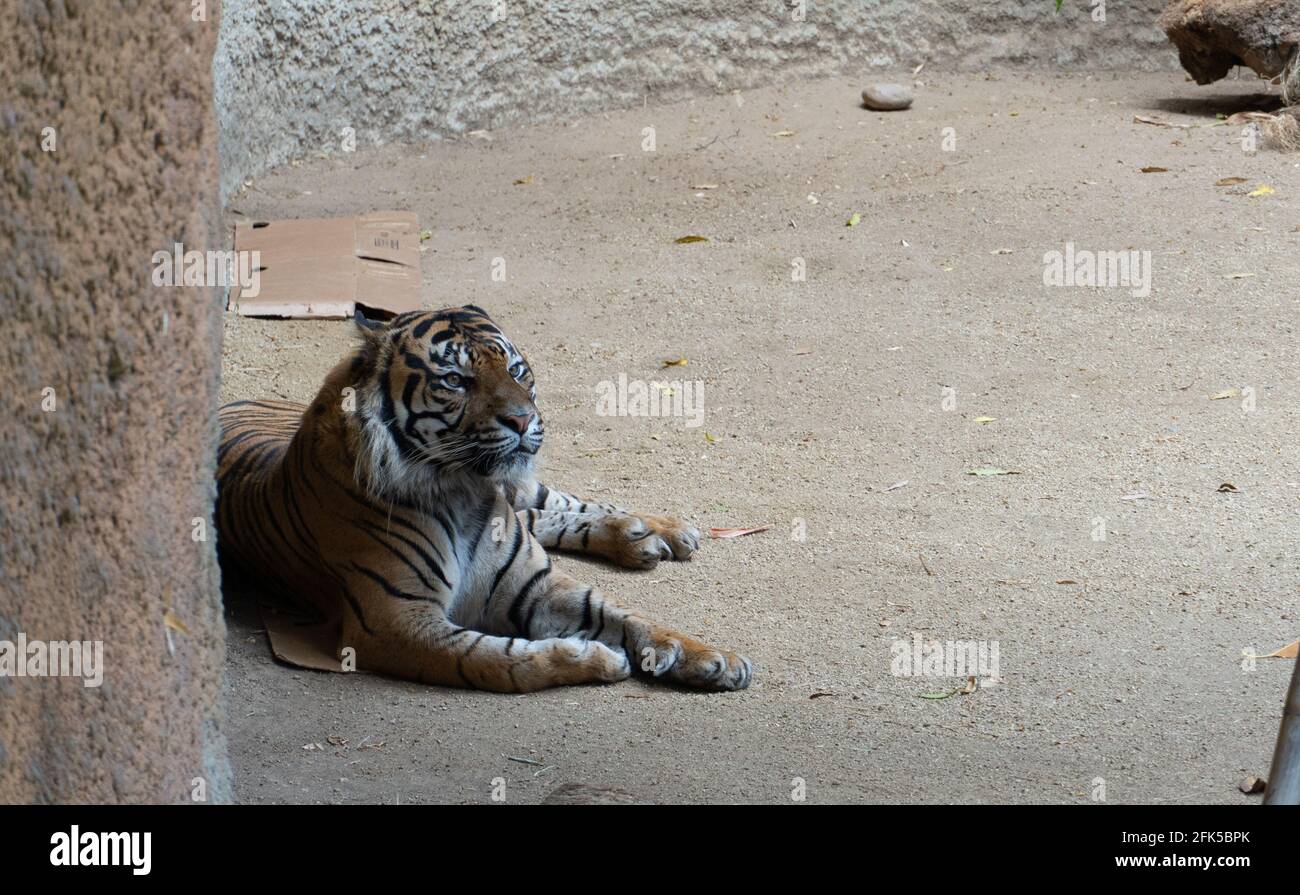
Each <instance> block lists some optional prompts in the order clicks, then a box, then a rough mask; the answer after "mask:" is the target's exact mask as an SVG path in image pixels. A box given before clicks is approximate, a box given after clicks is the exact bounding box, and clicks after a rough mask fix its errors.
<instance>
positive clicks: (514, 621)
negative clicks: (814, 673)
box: [487, 563, 754, 690]
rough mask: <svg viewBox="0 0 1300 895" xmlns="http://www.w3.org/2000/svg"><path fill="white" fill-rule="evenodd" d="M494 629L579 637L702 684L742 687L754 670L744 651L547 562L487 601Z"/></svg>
mask: <svg viewBox="0 0 1300 895" xmlns="http://www.w3.org/2000/svg"><path fill="white" fill-rule="evenodd" d="M489 608H490V610H491V612H492V617H491V618H490V619H488V620H487V621H488V623H489V624H490V625H492V626H493V629H494V630H513V631H516V632H517V633H519V634H520V635H522V636H525V637H539V638H552V637H559V638H564V639H565V640H567V639H569V638H573V637H578V638H582V639H585V640H587V641H588V642H593V643H601V644H606V645H608V646H609V647H611V648H614V649H617V650H620V651H621V652H623V653H625V654H626V655H627V657H628V658H629V659H630V660H631V661H632V662H634V663H635V664H636V665H637V667H639V668H641V669H642V670H643V671H645V672H647V673H649V674H653V675H654V676H655V677H665V676H666V677H667V678H669V679H670V680H673V681H676V682H677V683H679V684H683V685H685V686H689V687H697V688H700V689H705V690H743V689H744V688H745V687H748V686H749V681H750V678H751V677H752V676H753V673H754V672H753V665H752V664H751V663H750V661H749V660H748V659H747V658H745V657H744V656H741V655H738V654H736V653H732V652H728V651H726V650H721V649H716V648H714V647H711V646H709V645H707V644H705V643H702V642H700V641H699V640H696V639H695V638H694V637H690V636H688V635H686V634H682V633H680V632H677V631H674V630H672V629H670V628H665V627H663V626H662V625H658V624H655V623H654V622H652V621H649V620H648V619H645V618H643V617H641V616H639V615H637V614H636V613H633V612H630V611H628V610H627V609H624V608H622V607H621V606H618V605H616V604H614V603H612V602H610V601H608V600H606V599H605V598H604V596H603V595H601V594H600V593H599V592H598V591H596V590H595V589H594V588H591V587H586V586H584V585H582V584H579V583H578V582H577V581H575V580H574V579H572V578H570V577H569V576H568V575H565V574H563V573H562V572H557V571H555V570H553V569H552V568H551V567H550V566H549V563H548V565H547V567H546V568H545V569H543V570H541V571H539V572H538V573H536V574H535V576H534V577H532V578H530V579H529V582H528V584H527V585H526V586H525V587H523V588H522V589H521V590H519V592H518V593H516V594H515V596H514V597H513V598H512V599H509V600H500V601H498V602H496V603H495V604H494V605H492V604H490V607H489Z"/></svg>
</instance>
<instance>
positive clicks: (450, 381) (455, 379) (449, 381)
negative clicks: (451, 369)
mask: <svg viewBox="0 0 1300 895" xmlns="http://www.w3.org/2000/svg"><path fill="white" fill-rule="evenodd" d="M464 383H465V380H464V379H463V378H461V375H460V374H459V373H448V374H447V375H446V376H444V377H442V384H443V385H445V386H447V388H460V387H461V386H462V385H464Z"/></svg>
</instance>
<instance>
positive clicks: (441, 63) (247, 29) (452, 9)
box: [213, 0, 1178, 197]
mask: <svg viewBox="0 0 1300 895" xmlns="http://www.w3.org/2000/svg"><path fill="white" fill-rule="evenodd" d="M796 2H798V0H620V2H590V0H586V2H584V0H575V2H565V0H499V2H497V0H450V2H443V0H436V2H435V0H355V2H340V0H226V3H225V4H224V13H223V16H224V18H223V23H222V29H221V37H220V44H219V46H218V48H217V53H216V56H215V59H214V62H213V74H214V99H215V103H216V109H217V116H218V120H219V122H220V126H221V140H220V152H221V159H222V164H223V173H222V195H223V197H224V196H228V195H229V194H230V193H231V192H233V191H234V190H235V189H237V188H238V186H239V185H240V184H241V183H242V181H243V180H244V179H245V178H247V177H252V176H255V175H257V174H259V173H260V172H262V171H264V170H266V169H267V168H270V167H273V166H275V165H277V164H281V163H283V162H285V161H287V160H289V159H291V158H295V157H300V156H305V155H310V154H312V153H315V152H320V151H337V150H338V149H339V148H340V146H341V140H342V137H341V131H342V129H343V128H344V127H351V128H353V129H354V131H355V138H356V145H357V146H358V148H360V147H363V146H368V145H379V144H382V143H385V142H389V141H393V140H403V139H429V138H432V137H436V136H439V135H447V134H456V133H462V132H464V131H466V130H472V129H475V128H489V129H490V128H497V127H501V126H502V125H506V124H515V123H522V122H528V121H540V120H546V119H553V118H563V117H568V116H573V115H577V114H581V113H585V112H593V111H599V110H603V109H609V108H618V107H627V106H631V105H635V104H638V103H641V102H643V101H645V100H646V99H649V100H650V101H661V100H672V99H677V98H681V97H685V96H689V95H697V94H700V93H708V92H714V91H727V90H732V89H737V88H749V87H756V86H761V85H765V84H770V83H773V82H776V81H779V80H782V79H787V78H807V77H817V76H827V75H833V74H839V73H845V72H850V73H852V72H862V71H867V70H871V69H881V70H894V71H902V70H904V69H910V68H912V67H913V66H915V65H917V64H919V63H920V62H922V61H925V62H926V63H927V66H931V67H933V68H936V69H945V68H947V69H954V68H957V69H967V70H969V69H981V68H986V67H1006V66H1021V67H1027V68H1042V69H1059V68H1067V69H1157V68H1158V69H1174V68H1176V67H1177V64H1178V62H1177V55H1176V54H1175V52H1174V51H1173V49H1172V47H1171V46H1170V45H1169V42H1168V41H1167V40H1166V38H1165V36H1164V33H1163V32H1162V31H1160V30H1159V29H1158V28H1157V27H1156V26H1155V24H1154V23H1155V20H1156V17H1157V15H1158V14H1159V12H1160V8H1161V6H1162V5H1163V0H1111V2H1109V3H1107V4H1106V21H1105V22H1104V23H1099V22H1095V21H1093V19H1092V17H1091V15H1090V12H1091V9H1092V7H1091V6H1090V3H1091V0H1066V2H1065V4H1064V6H1063V7H1062V9H1061V11H1060V12H1059V13H1058V12H1056V11H1055V2H1054V0H808V3H807V7H806V10H805V13H804V15H803V20H802V21H797V20H796V13H797V10H796V8H795V4H796ZM502 13H503V14H502Z"/></svg>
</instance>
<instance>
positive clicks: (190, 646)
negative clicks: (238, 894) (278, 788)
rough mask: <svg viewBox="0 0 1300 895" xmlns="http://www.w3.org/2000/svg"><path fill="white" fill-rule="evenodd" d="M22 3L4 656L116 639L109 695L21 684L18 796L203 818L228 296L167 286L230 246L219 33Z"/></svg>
mask: <svg viewBox="0 0 1300 895" xmlns="http://www.w3.org/2000/svg"><path fill="white" fill-rule="evenodd" d="M213 6H214V4H209V5H208V8H209V14H210V16H212V15H214V14H215V10H213ZM5 7H6V10H5V14H4V17H5V25H4V27H3V28H2V29H0V84H3V85H4V88H3V92H2V93H0V122H3V127H2V128H0V157H3V159H4V163H3V165H4V177H3V181H2V182H0V208H3V209H4V214H3V215H0V319H3V325H2V328H3V333H4V338H3V340H0V391H2V392H3V394H4V395H5V396H6V398H7V400H8V403H7V405H6V412H5V414H4V416H3V421H2V422H0V640H10V641H12V640H15V639H16V638H17V636H18V635H19V634H20V633H21V634H25V635H26V637H27V638H29V639H40V640H47V641H49V640H98V641H102V642H103V644H104V647H103V649H104V677H103V683H102V685H101V686H99V687H97V688H93V687H85V686H83V682H82V681H81V680H80V679H73V678H69V677H62V678H56V677H45V678H39V677H22V678H19V677H7V676H6V677H0V802H13V801H22V802H139V801H164V802H179V801H188V800H190V799H191V796H192V795H193V794H194V792H195V787H194V784H193V782H192V781H194V780H195V778H203V781H204V787H205V789H206V793H205V795H206V796H207V799H208V800H209V801H223V800H228V799H230V798H231V792H232V789H231V785H230V779H229V769H228V760H227V758H226V751H225V745H224V741H223V740H222V737H221V733H220V714H219V710H218V707H219V698H220V677H221V665H222V660H223V656H224V630H225V629H224V622H223V619H222V614H221V609H220V600H219V582H218V575H217V569H216V563H215V556H214V551H213V543H212V540H211V537H210V536H209V538H208V539H207V540H206V541H195V540H193V539H192V537H191V532H192V531H193V530H194V529H193V527H192V522H191V520H193V519H196V518H197V519H199V520H203V522H204V523H205V524H206V528H207V531H208V532H211V531H212V524H211V518H210V514H211V506H212V484H211V483H212V475H213V454H212V445H213V443H214V436H215V432H216V429H215V412H214V411H215V406H216V404H215V401H216V389H217V374H218V358H219V336H220V333H219V321H220V315H219V312H218V305H217V294H216V292H215V290H212V289H208V288H184V289H182V288H176V289H160V288H156V287H154V286H153V285H152V283H151V270H152V254H153V252H154V251H156V250H159V249H167V248H170V247H171V246H172V244H173V243H174V242H182V243H184V244H185V246H186V247H187V248H198V249H206V248H209V247H219V245H218V246H214V242H218V241H219V233H218V232H217V230H216V224H217V222H218V219H217V217H216V212H217V159H216V151H215V149H216V145H215V144H216V139H215V138H216V130H215V122H214V120H213V117H212V114H211V106H210V102H211V86H210V61H211V56H212V49H213V46H214V44H215V37H216V34H215V32H216V28H217V23H216V21H215V20H213V19H212V18H209V20H208V21H203V22H194V21H191V20H190V4H188V3H172V2H164V0H152V2H140V3H132V4H122V5H121V7H120V8H116V7H115V9H114V11H113V13H112V14H111V15H108V14H104V10H103V9H102V8H101V7H100V5H99V4H96V3H90V2H77V0H50V2H35V0H23V2H16V3H12V2H11V3H7V4H6V5H5ZM45 128H54V132H53V134H54V139H55V140H56V142H55V143H54V147H53V148H54V151H48V152H47V151H44V150H43V149H42V140H43V139H46V138H47V136H48V134H43V129H45ZM47 145H48V144H47ZM45 389H53V392H52V393H48V392H44V390H45ZM51 396H52V397H53V399H54V401H55V404H54V406H53V408H52V409H49V410H46V409H44V408H43V406H42V400H43V398H48V397H51ZM47 406H48V405H47ZM169 606H170V609H171V611H172V613H174V617H175V618H176V619H178V620H179V623H180V625H183V626H184V628H185V629H186V631H181V630H173V631H172V632H171V639H172V641H173V645H174V652H173V651H172V650H170V649H169V647H168V635H167V629H166V628H165V627H164V616H165V614H166V612H167V611H168V607H169Z"/></svg>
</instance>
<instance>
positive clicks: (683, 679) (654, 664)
mask: <svg viewBox="0 0 1300 895" xmlns="http://www.w3.org/2000/svg"><path fill="white" fill-rule="evenodd" d="M638 635H639V636H638V638H637V639H638V641H639V642H638V653H637V656H636V657H635V661H636V662H637V663H638V665H639V667H640V668H641V670H642V671H644V672H646V673H647V674H652V675H654V676H655V677H667V678H669V679H670V680H673V681H676V682H677V683H679V684H682V685H683V686H686V687H695V688H697V689H700V690H743V689H745V688H746V687H748V686H749V682H750V680H752V679H753V677H754V665H753V663H752V662H750V661H749V659H747V658H745V657H744V656H742V655H740V654H739V653H733V652H731V651H729V650H722V649H717V648H715V647H712V646H709V645H708V644H706V643H701V642H700V641H698V640H696V639H695V638H693V637H688V636H686V635H684V634H679V633H677V632H675V631H670V630H668V629H665V628H660V627H658V626H652V627H650V628H649V629H648V630H646V631H643V632H638Z"/></svg>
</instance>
